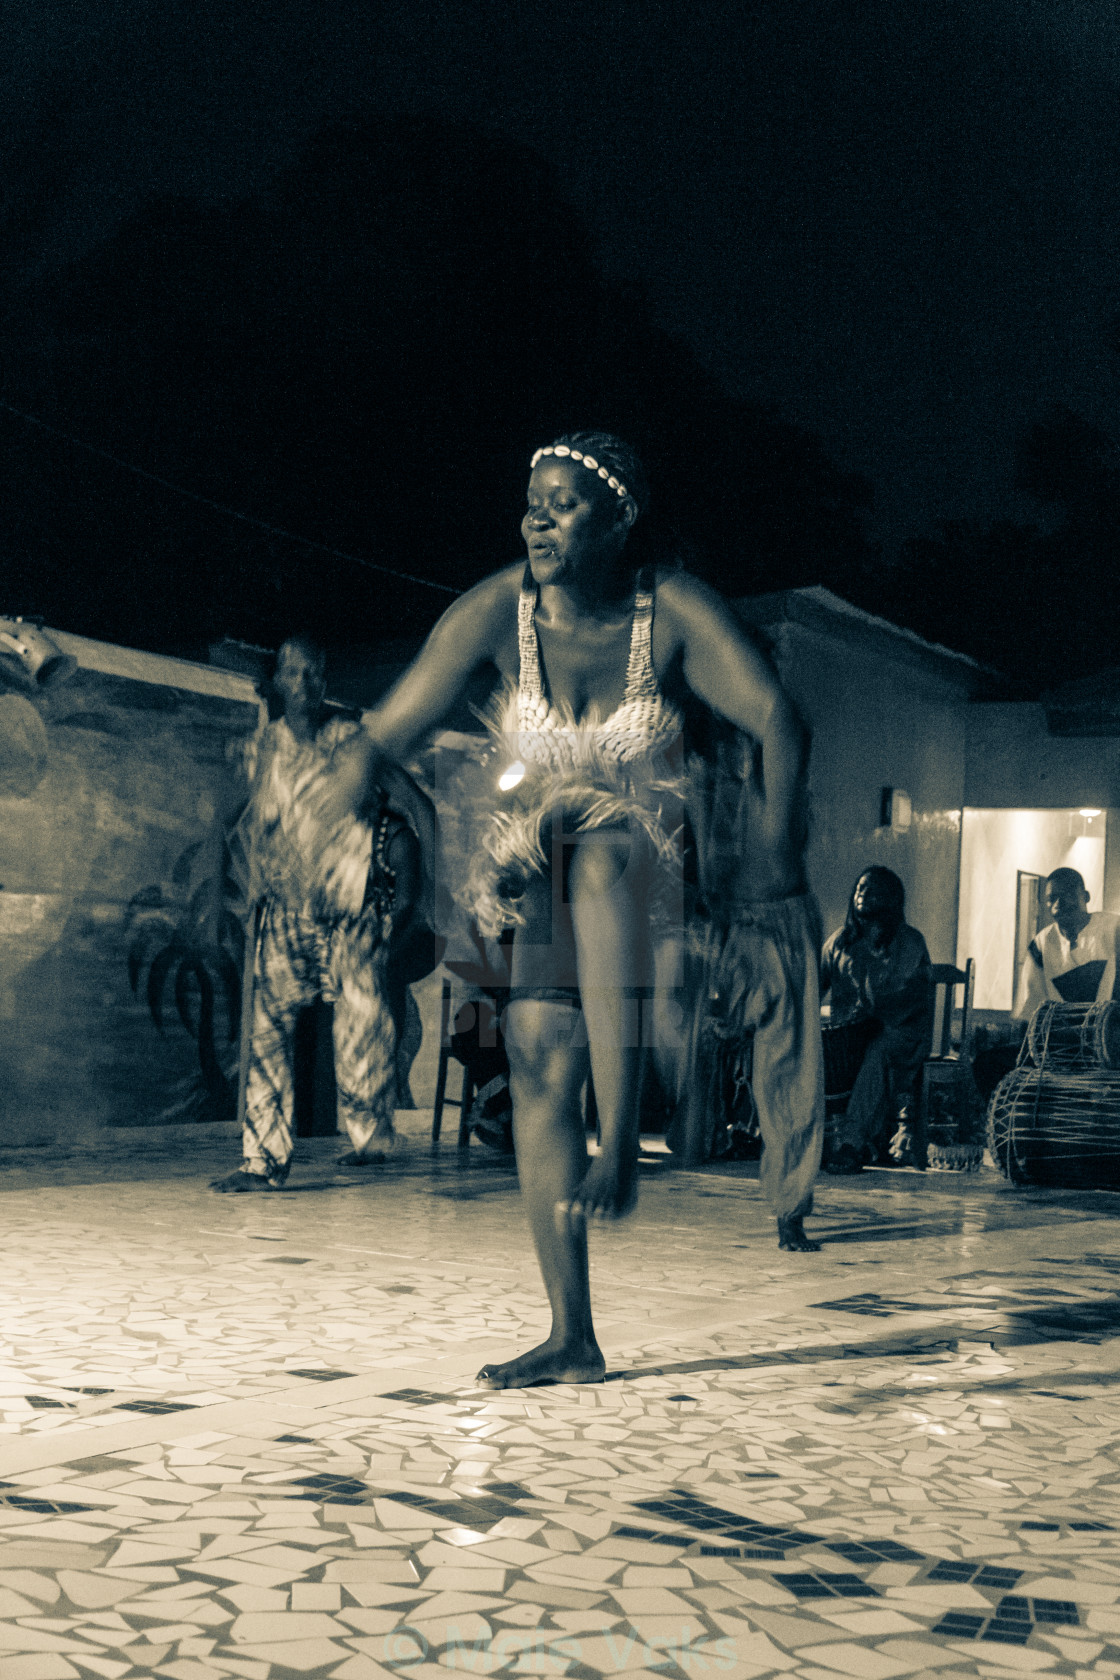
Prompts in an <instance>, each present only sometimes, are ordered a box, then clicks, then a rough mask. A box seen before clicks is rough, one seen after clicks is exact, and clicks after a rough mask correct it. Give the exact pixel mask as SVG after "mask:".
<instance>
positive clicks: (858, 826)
mask: <svg viewBox="0 0 1120 1680" xmlns="http://www.w3.org/2000/svg"><path fill="white" fill-rule="evenodd" d="M771 634H772V636H773V638H774V641H775V644H776V645H775V652H776V657H777V661H778V666H779V669H780V672H781V675H782V680H783V682H784V683H785V684H786V686H787V688H788V690H789V692H790V693H791V694H792V695H793V697H794V698H795V700H796V701H797V703H798V705H799V706H800V707H801V710H802V712H803V713H804V715H805V717H806V718H807V720H808V721H809V723H810V724H811V726H812V729H813V753H812V762H811V769H810V786H811V795H812V826H811V833H810V843H809V854H808V863H809V877H810V882H811V885H812V887H813V891H814V892H815V893H816V895H817V898H818V900H819V902H820V906H821V913H822V919H823V922H824V926H825V930H826V932H828V931H831V929H833V928H835V927H838V926H839V925H840V923H841V922H842V921H843V919H844V914H845V911H846V909H847V904H848V898H849V895H850V893H851V890H852V886H853V884H854V882H855V880H856V879H857V877H858V876H859V874H860V873H861V871H862V870H864V869H866V868H867V867H868V865H869V864H872V863H880V864H885V865H886V866H887V867H888V868H889V869H893V870H894V871H895V873H896V874H898V875H899V876H901V878H902V880H903V882H904V883H905V886H906V907H907V919H908V920H909V921H910V922H912V923H913V924H914V926H915V927H918V928H920V929H921V931H922V933H923V934H924V935H925V937H926V941H927V943H928V945H929V948H930V954H931V956H932V958H933V960H934V962H952V961H953V958H954V955H955V952H956V917H957V881H958V869H959V859H960V822H961V808H962V805H963V803H964V786H965V723H964V714H965V712H966V710H967V709H968V708H967V706H966V705H965V703H964V692H963V689H964V683H963V681H955V680H952V678H949V679H947V678H945V677H943V676H941V675H940V674H939V673H938V672H937V670H936V669H929V668H927V667H925V666H924V665H923V662H922V660H921V659H920V658H919V657H917V656H916V655H915V654H914V652H913V651H912V650H911V649H910V648H909V647H907V646H906V645H905V644H902V643H900V644H899V646H898V648H897V650H892V647H891V644H890V642H889V640H887V639H886V638H885V637H881V638H878V639H877V640H876V641H872V640H871V638H868V640H867V641H866V642H864V641H862V640H860V639H858V638H856V639H852V638H851V637H849V636H848V635H846V634H845V633H844V627H843V625H841V626H840V628H839V631H838V632H837V631H835V630H834V631H832V632H831V633H829V632H828V631H827V630H826V629H824V628H818V627H816V626H810V625H804V624H800V623H791V622H788V621H786V622H784V623H781V624H780V625H777V626H774V627H773V628H772V630H771ZM933 663H934V661H933V659H932V658H931V660H930V664H931V665H932V664H933ZM883 787H894V788H902V789H904V790H905V791H906V792H907V793H908V794H909V795H910V798H911V801H912V808H913V815H912V821H911V826H910V828H909V829H908V830H906V831H904V832H900V831H898V830H895V829H891V828H882V827H880V826H879V801H880V790H881V789H882V788H883Z"/></svg>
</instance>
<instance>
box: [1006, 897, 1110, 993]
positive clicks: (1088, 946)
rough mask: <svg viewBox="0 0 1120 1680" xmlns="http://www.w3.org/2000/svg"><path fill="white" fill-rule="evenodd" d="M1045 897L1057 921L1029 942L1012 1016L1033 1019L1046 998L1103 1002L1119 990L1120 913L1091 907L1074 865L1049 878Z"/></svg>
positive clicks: (1048, 907)
mask: <svg viewBox="0 0 1120 1680" xmlns="http://www.w3.org/2000/svg"><path fill="white" fill-rule="evenodd" d="M1043 901H1044V902H1045V905H1046V908H1047V910H1048V911H1049V912H1050V914H1051V916H1053V918H1054V920H1053V921H1052V922H1050V923H1048V924H1047V926H1046V927H1044V928H1042V929H1041V930H1040V931H1039V932H1038V933H1036V934H1035V936H1034V938H1033V939H1032V940H1031V942H1030V944H1029V945H1028V946H1027V954H1026V956H1025V957H1024V959H1023V967H1022V970H1021V971H1020V974H1019V987H1018V991H1017V993H1016V996H1015V1008H1014V1009H1013V1010H1012V1015H1013V1016H1014V1018H1015V1020H1016V1021H1029V1020H1030V1018H1031V1016H1032V1015H1033V1014H1034V1012H1035V1010H1036V1009H1037V1008H1038V1006H1039V1005H1040V1004H1042V1003H1048V1002H1049V1003H1104V1002H1106V1001H1107V1000H1108V999H1110V998H1112V997H1114V996H1115V995H1116V976H1117V954H1118V951H1120V916H1117V915H1114V914H1113V913H1112V911H1110V910H1093V911H1091V910H1090V909H1089V894H1088V891H1087V890H1086V887H1085V882H1084V881H1083V879H1082V878H1081V876H1080V875H1079V874H1078V872H1077V870H1076V869H1055V870H1054V872H1053V874H1052V875H1048V876H1047V877H1046V883H1045V886H1044V888H1043Z"/></svg>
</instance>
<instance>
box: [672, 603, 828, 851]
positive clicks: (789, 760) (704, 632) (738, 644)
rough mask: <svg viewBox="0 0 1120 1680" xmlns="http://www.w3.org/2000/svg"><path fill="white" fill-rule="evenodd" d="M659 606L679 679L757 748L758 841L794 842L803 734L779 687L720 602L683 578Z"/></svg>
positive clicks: (779, 845)
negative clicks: (672, 640)
mask: <svg viewBox="0 0 1120 1680" xmlns="http://www.w3.org/2000/svg"><path fill="white" fill-rule="evenodd" d="M657 599H658V608H659V610H660V611H664V609H668V613H669V615H671V629H672V632H673V633H674V635H675V637H676V639H677V640H678V646H679V650H680V656H681V664H682V670H683V674H684V678H685V681H686V682H687V683H688V686H689V687H690V688H691V689H692V691H693V693H694V694H696V695H698V696H699V698H700V699H701V700H703V701H704V702H705V704H706V705H708V706H710V707H711V709H712V710H713V711H714V712H718V713H719V714H720V716H721V717H725V718H726V719H727V720H728V721H729V722H730V723H733V724H735V725H736V727H737V728H739V729H742V730H744V731H745V732H746V733H747V734H748V735H750V736H751V737H752V738H753V740H754V741H755V742H756V744H757V747H758V753H757V761H756V767H755V780H756V784H757V793H758V795H759V801H760V819H759V820H760V824H761V834H760V838H762V839H763V840H764V842H766V843H767V844H768V846H769V847H770V848H771V849H773V851H774V852H775V855H776V854H777V853H778V852H780V851H782V850H788V849H789V848H790V847H791V845H794V844H796V831H797V827H798V824H796V823H795V820H794V819H795V814H796V812H797V809H798V804H799V800H800V796H801V791H802V781H803V777H804V773H805V767H806V762H807V759H808V747H809V738H808V731H807V730H806V728H805V726H804V724H803V723H802V722H801V720H800V718H799V717H798V715H797V713H796V711H795V710H794V707H793V705H792V704H791V702H790V700H789V699H788V697H787V696H786V694H785V692H784V691H783V689H782V686H781V683H780V682H779V681H778V678H777V677H776V676H775V674H774V672H773V671H772V670H771V669H770V666H769V665H768V664H767V662H766V660H765V659H764V658H763V656H762V654H761V653H760V652H759V651H758V649H757V648H756V647H754V646H753V644H752V643H751V642H750V641H749V640H748V638H747V637H746V636H745V635H744V634H743V631H742V629H741V628H740V626H739V624H738V622H737V620H736V619H735V617H734V615H733V614H732V613H731V611H730V609H729V608H728V607H727V605H726V603H725V602H724V601H723V600H721V598H720V597H719V596H718V595H717V594H716V593H715V591H714V590H712V589H709V588H708V587H707V585H706V584H704V583H701V582H700V580H699V579H698V578H694V577H689V576H688V575H687V574H685V573H676V574H670V575H669V576H667V577H666V578H665V579H664V580H663V582H662V583H660V584H659V587H658V597H657Z"/></svg>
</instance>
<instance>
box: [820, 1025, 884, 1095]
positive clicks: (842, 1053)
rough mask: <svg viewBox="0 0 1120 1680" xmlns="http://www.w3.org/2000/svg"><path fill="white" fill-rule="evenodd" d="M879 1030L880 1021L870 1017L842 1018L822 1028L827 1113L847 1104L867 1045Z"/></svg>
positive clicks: (876, 1036)
mask: <svg viewBox="0 0 1120 1680" xmlns="http://www.w3.org/2000/svg"><path fill="white" fill-rule="evenodd" d="M881 1031H882V1027H881V1026H880V1024H879V1022H878V1021H875V1020H869V1019H863V1020H859V1021H844V1022H842V1023H841V1024H840V1025H838V1026H823V1027H822V1028H821V1040H822V1042H823V1045H824V1095H825V1105H826V1107H827V1109H828V1111H829V1113H834V1112H842V1111H843V1109H844V1108H846V1107H847V1103H848V1098H849V1097H850V1096H851V1094H852V1087H853V1085H854V1084H855V1082H856V1076H857V1075H858V1073H859V1070H860V1068H861V1067H862V1066H863V1058H864V1056H866V1054H867V1047H868V1045H869V1044H870V1043H871V1041H872V1039H874V1038H878V1036H879V1034H880V1032H881Z"/></svg>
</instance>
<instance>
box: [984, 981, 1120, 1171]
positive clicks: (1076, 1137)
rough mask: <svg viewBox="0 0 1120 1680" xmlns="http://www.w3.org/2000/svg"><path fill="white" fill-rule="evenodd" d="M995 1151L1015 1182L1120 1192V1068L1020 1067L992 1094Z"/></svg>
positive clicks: (990, 1110) (1001, 1166)
mask: <svg viewBox="0 0 1120 1680" xmlns="http://www.w3.org/2000/svg"><path fill="white" fill-rule="evenodd" d="M1047 1007H1049V1005H1047ZM1039 1014H1041V1010H1040V1011H1039ZM988 1148H989V1149H990V1150H991V1152H992V1158H993V1159H994V1161H995V1163H996V1165H997V1166H998V1167H999V1169H1000V1171H1001V1172H1002V1173H1003V1175H1004V1177H1005V1178H1009V1179H1010V1180H1011V1182H1012V1183H1013V1184H1052V1185H1061V1186H1063V1187H1065V1188H1068V1189H1084V1190H1118V1189H1120V1070H1118V1071H1117V1072H1113V1073H1110V1072H1107V1071H1102V1070H1101V1069H1100V1068H1098V1069H1097V1070H1096V1071H1094V1072H1092V1073H1089V1072H1072V1071H1071V1072H1066V1071H1063V1072H1052V1071H1050V1069H1049V1068H1040V1067H1028V1066H1023V1067H1017V1068H1015V1069H1014V1071H1013V1072H1011V1073H1009V1074H1008V1075H1007V1076H1006V1078H1004V1079H1001V1080H1000V1082H999V1084H998V1085H997V1086H996V1088H995V1090H994V1092H993V1093H992V1100H991V1102H990V1103H989V1105H988Z"/></svg>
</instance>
